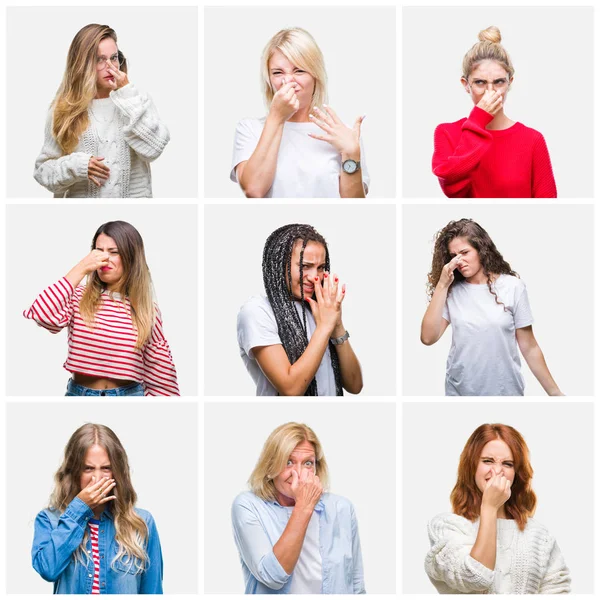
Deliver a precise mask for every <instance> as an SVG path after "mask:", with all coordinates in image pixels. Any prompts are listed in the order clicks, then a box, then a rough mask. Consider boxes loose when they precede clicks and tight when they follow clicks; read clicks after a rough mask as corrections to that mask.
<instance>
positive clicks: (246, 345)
mask: <svg viewBox="0 0 600 600" xmlns="http://www.w3.org/2000/svg"><path fill="white" fill-rule="evenodd" d="M266 302H268V301H263V300H262V299H261V298H252V299H250V300H249V301H248V302H246V304H244V306H242V308H241V310H240V312H239V313H238V319H237V336H238V344H239V346H240V348H241V349H242V350H243V351H244V352H245V353H246V354H247V355H248V356H249V357H250V358H252V359H254V356H253V355H252V348H257V347H258V346H273V345H275V344H281V338H280V337H279V331H278V329H277V321H275V317H274V315H273V313H272V312H271V311H270V310H269V308H268V307H267V306H266Z"/></svg>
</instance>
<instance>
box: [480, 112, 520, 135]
mask: <svg viewBox="0 0 600 600" xmlns="http://www.w3.org/2000/svg"><path fill="white" fill-rule="evenodd" d="M514 124H515V122H514V121H512V120H511V119H509V118H508V117H507V116H506V115H505V114H504V109H503V108H501V109H500V111H499V112H497V113H496V114H495V115H494V118H493V119H492V120H491V121H490V122H489V123H488V124H487V125H486V127H485V128H486V129H496V130H501V129H508V128H509V127H511V126H512V125H514Z"/></svg>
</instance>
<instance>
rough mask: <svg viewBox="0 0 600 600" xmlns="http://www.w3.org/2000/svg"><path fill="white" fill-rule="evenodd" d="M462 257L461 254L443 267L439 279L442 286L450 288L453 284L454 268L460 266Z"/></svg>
mask: <svg viewBox="0 0 600 600" xmlns="http://www.w3.org/2000/svg"><path fill="white" fill-rule="evenodd" d="M461 258H462V256H461V255H460V254H459V255H458V256H455V257H454V258H453V259H452V260H451V261H450V262H449V263H448V264H446V265H444V266H443V267H442V272H441V273H440V279H439V281H438V285H439V286H440V287H442V288H445V289H448V288H449V287H450V286H451V285H452V282H453V281H454V270H455V269H456V268H457V267H458V266H459V264H460V261H461ZM436 287H437V286H436Z"/></svg>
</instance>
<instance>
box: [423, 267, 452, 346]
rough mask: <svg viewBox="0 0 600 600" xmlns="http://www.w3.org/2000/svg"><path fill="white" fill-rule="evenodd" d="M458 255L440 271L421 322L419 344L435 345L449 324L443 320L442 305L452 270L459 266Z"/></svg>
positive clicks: (446, 294) (450, 283) (446, 295)
mask: <svg viewBox="0 0 600 600" xmlns="http://www.w3.org/2000/svg"><path fill="white" fill-rule="evenodd" d="M460 259H461V257H460V255H459V256H455V257H454V258H453V259H452V260H451V261H450V262H449V263H448V264H447V265H445V266H444V267H443V269H442V273H441V275H440V280H439V281H438V283H437V285H436V286H435V290H434V292H433V297H432V298H431V302H430V303H429V306H428V307H427V310H426V311H425V316H424V317H423V321H422V322H421V342H423V343H424V344H425V345H426V346H431V345H432V344H435V343H436V342H437V341H438V340H439V339H440V338H441V337H442V335H444V331H446V329H447V327H448V325H449V323H448V321H446V319H444V318H443V316H442V315H443V314H444V304H445V303H446V298H447V297H448V290H449V289H450V286H451V285H452V282H453V281H454V269H456V267H458V265H459V264H460Z"/></svg>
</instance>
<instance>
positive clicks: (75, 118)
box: [52, 23, 127, 154]
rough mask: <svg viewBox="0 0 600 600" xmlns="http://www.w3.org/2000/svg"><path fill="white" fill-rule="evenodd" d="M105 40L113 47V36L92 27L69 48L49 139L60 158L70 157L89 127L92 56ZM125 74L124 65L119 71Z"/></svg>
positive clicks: (93, 92) (103, 28)
mask: <svg viewBox="0 0 600 600" xmlns="http://www.w3.org/2000/svg"><path fill="white" fill-rule="evenodd" d="M106 38H111V39H113V40H114V41H115V44H116V43H117V34H116V33H115V31H114V30H113V29H111V28H110V27H109V26H108V25H96V24H95V23H92V24H90V25H86V26H85V27H83V28H82V29H80V30H79V31H78V32H77V34H76V35H75V37H74V38H73V41H72V42H71V46H70V47H69V53H68V54H67V67H66V69H65V74H64V75H63V79H62V82H61V84H60V87H59V88H58V91H57V92H56V97H55V98H54V101H53V103H52V107H53V109H54V114H53V120H52V135H53V136H54V139H55V140H56V143H57V144H58V145H59V146H60V149H61V150H62V151H63V153H64V154H71V152H73V151H74V150H75V148H76V147H77V144H78V142H79V137H80V136H81V135H82V134H83V132H84V131H85V130H86V129H87V127H88V125H89V117H88V112H87V111H88V106H89V105H90V102H91V101H92V100H93V99H94V98H95V97H96V93H97V89H96V77H97V75H96V53H97V51H98V44H100V42H101V41H102V40H104V39H106ZM120 68H121V70H122V71H123V72H125V73H126V72H127V64H126V63H123V65H122V66H121V67H120Z"/></svg>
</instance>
